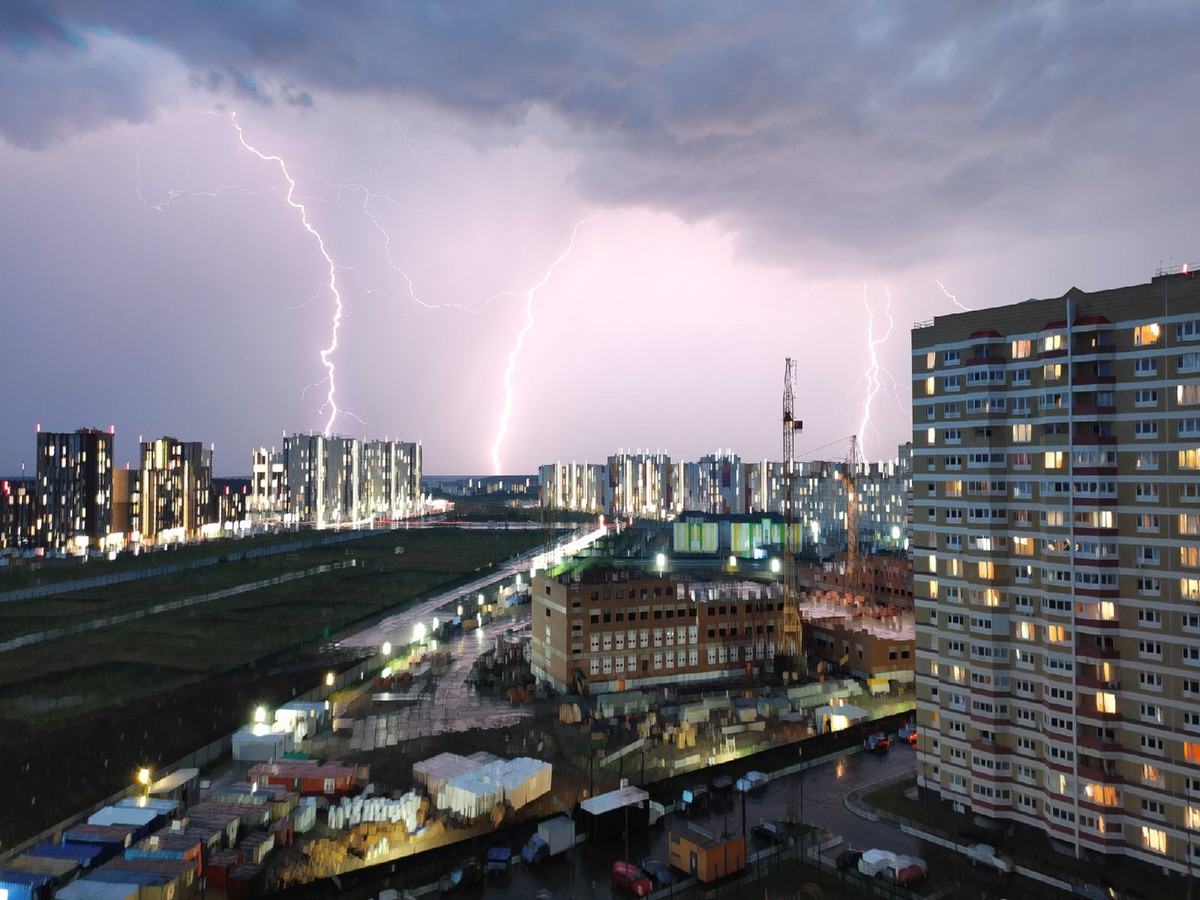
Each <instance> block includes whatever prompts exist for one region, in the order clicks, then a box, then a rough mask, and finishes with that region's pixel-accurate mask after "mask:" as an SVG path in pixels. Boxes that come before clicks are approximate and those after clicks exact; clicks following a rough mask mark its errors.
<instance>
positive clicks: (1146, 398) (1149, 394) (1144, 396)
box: [1133, 388, 1158, 406]
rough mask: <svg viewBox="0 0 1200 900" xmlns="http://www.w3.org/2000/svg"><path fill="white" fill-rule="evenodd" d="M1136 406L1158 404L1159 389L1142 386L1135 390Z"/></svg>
mask: <svg viewBox="0 0 1200 900" xmlns="http://www.w3.org/2000/svg"><path fill="white" fill-rule="evenodd" d="M1133 405H1134V406H1157V405H1158V391H1156V390H1154V389H1153V388H1140V389H1138V390H1136V391H1134V392H1133Z"/></svg>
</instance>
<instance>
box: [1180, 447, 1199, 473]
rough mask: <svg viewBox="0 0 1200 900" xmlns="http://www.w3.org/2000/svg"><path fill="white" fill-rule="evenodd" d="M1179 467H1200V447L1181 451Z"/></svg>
mask: <svg viewBox="0 0 1200 900" xmlns="http://www.w3.org/2000/svg"><path fill="white" fill-rule="evenodd" d="M1179 468H1181V469H1200V448H1197V449H1195V450H1180V451H1179Z"/></svg>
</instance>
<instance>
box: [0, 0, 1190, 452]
mask: <svg viewBox="0 0 1200 900" xmlns="http://www.w3.org/2000/svg"><path fill="white" fill-rule="evenodd" d="M1198 27H1200V6H1197V5H1196V4H1195V3H1177V4H1156V3H1136V4H1135V3H1099V4H1071V3H1023V4H1000V3H995V4H964V3H959V2H947V3H914V4H906V3H900V2H891V0H888V2H869V3H851V2H846V3H837V4H820V5H818V4H798V3H794V2H779V3H753V4H751V3H746V4H741V3H728V2H713V3H701V2H694V0H689V2H679V3H649V4H647V3H643V2H636V3H605V4H562V3H541V4H539V3H508V2H499V0H494V2H489V3H485V4H451V3H437V2H426V3H412V4H384V3H378V2H357V0H342V2H338V3H327V4H311V3H298V2H287V0H277V2H272V3H265V4H232V3H223V4H214V3H211V2H200V0H195V2H180V3H172V4H156V3H131V2H128V0H90V2H86V3H85V2H82V0H80V2H62V3H40V2H32V0H15V2H14V0H8V2H5V3H3V4H2V5H0V86H2V88H3V89H2V90H0V198H2V203H0V207H2V208H3V211H4V215H3V217H2V218H0V271H2V272H3V280H2V281H0V315H2V318H0V322H2V326H0V338H2V341H3V351H2V352H0V378H2V379H3V384H4V386H5V392H4V402H3V410H4V420H3V427H2V428H0V473H4V474H12V473H16V472H18V471H19V469H20V467H21V465H22V464H23V463H24V464H26V465H27V466H28V465H32V462H33V447H34V437H33V431H34V427H35V424H36V423H39V422H40V423H42V425H43V427H44V428H49V429H55V430H65V429H72V428H75V427H78V426H84V425H95V426H99V427H107V426H108V425H110V424H112V425H115V426H116V429H117V456H118V459H119V460H121V461H125V460H130V459H133V458H134V456H135V441H136V439H137V436H138V435H139V434H144V435H146V436H147V437H150V436H152V435H153V436H157V435H162V434H170V435H174V436H176V437H179V438H182V439H187V440H202V441H205V442H210V441H211V442H215V444H216V454H215V468H216V470H217V471H218V473H219V474H240V473H246V472H248V470H249V454H250V450H251V448H252V447H254V446H258V445H268V446H269V445H272V444H275V445H278V444H279V442H280V436H281V435H282V433H283V432H284V431H285V430H287V431H293V430H304V431H308V430H314V431H319V430H321V429H322V428H323V427H324V426H325V424H326V422H327V419H328V410H327V409H326V410H322V409H321V408H320V407H321V404H322V402H323V401H324V400H325V394H326V386H325V385H321V384H318V383H319V382H320V381H321V379H322V378H324V376H325V374H326V370H325V368H324V366H323V365H322V360H321V357H320V351H321V350H322V349H323V348H325V347H327V346H328V345H329V342H330V324H331V317H332V315H333V311H334V298H333V296H332V293H331V292H330V290H329V287H328V283H329V276H330V272H329V266H328V264H327V262H326V259H325V258H324V256H323V255H322V253H321V251H320V249H319V248H318V246H317V244H316V243H315V241H314V239H313V236H312V235H311V234H310V233H308V232H307V231H306V230H305V228H304V226H303V224H302V223H301V221H300V218H299V216H298V213H297V210H296V209H295V208H293V207H292V206H289V205H288V203H287V202H286V200H285V197H286V196H287V192H288V183H287V181H286V180H285V178H284V176H283V174H282V172H281V170H280V168H279V166H278V165H276V164H274V163H272V162H270V161H267V160H264V159H262V158H259V157H258V156H256V155H254V154H253V153H250V152H248V151H247V150H246V149H244V148H243V146H242V144H241V143H240V142H239V139H238V133H237V131H236V129H235V127H234V123H233V121H234V120H233V118H232V116H231V114H232V113H236V121H237V123H238V124H239V125H240V126H241V127H242V129H243V131H244V136H245V139H246V141H247V142H248V143H249V144H251V145H253V146H254V147H255V148H256V149H258V150H259V151H260V152H261V153H262V154H264V155H266V156H279V157H281V158H282V159H283V160H285V161H286V165H287V167H288V171H289V173H290V174H291V176H292V177H293V178H294V180H295V182H296V189H295V191H294V199H297V200H298V201H299V202H301V203H302V204H303V205H304V206H305V210H306V214H307V216H308V219H309V220H310V222H311V224H312V226H313V228H314V229H315V230H316V231H318V232H319V233H320V235H321V236H322V238H323V240H324V242H325V245H326V248H327V251H328V254H329V257H330V258H331V259H332V260H333V262H334V264H335V272H336V276H337V279H338V282H339V284H340V286H341V294H342V299H343V302H344V315H343V318H342V321H341V326H340V330H339V335H338V346H337V348H336V350H335V351H334V352H333V353H332V354H330V359H331V360H332V361H333V363H334V364H335V365H336V371H337V376H336V385H337V402H338V405H339V406H340V407H341V409H342V410H343V411H344V412H343V413H342V414H341V415H340V416H339V417H338V419H337V421H336V423H335V430H337V431H339V432H341V433H346V434H353V435H363V436H372V437H374V436H378V437H383V436H391V437H393V438H404V439H420V440H422V441H423V442H424V444H425V453H426V468H427V471H429V472H434V473H451V472H459V473H466V472H487V471H491V469H492V449H493V444H494V442H495V439H496V436H497V431H498V428H499V427H500V422H501V419H502V414H503V409H504V403H505V395H504V387H505V371H506V366H507V365H508V360H509V356H510V352H511V351H512V349H513V347H514V344H515V342H516V341H517V338H518V335H519V334H520V333H521V332H522V329H523V328H524V327H525V326H526V325H527V324H528V322H529V321H532V324H531V325H529V327H528V329H527V330H526V333H525V335H524V338H523V340H522V345H521V350H520V353H519V354H518V356H517V357H516V359H515V362H514V364H513V369H512V372H511V376H510V378H509V383H510V384H511V388H512V402H511V408H510V415H509V419H508V427H507V431H506V433H505V435H504V439H503V441H502V442H501V447H500V453H499V455H500V458H501V460H502V468H503V469H504V471H506V472H531V471H534V470H535V469H536V466H537V465H538V464H539V463H544V462H549V461H552V460H555V459H563V460H572V459H574V460H579V461H583V460H585V459H586V460H591V461H600V460H601V459H602V458H603V456H605V455H606V454H607V453H609V452H611V451H614V450H616V449H618V448H626V449H632V448H651V449H664V450H666V451H667V452H669V453H670V454H671V455H672V456H673V457H674V458H677V459H694V458H697V457H699V456H700V455H702V454H704V453H707V452H711V451H713V450H715V449H717V448H732V449H733V450H735V451H736V452H738V453H740V454H741V455H742V456H743V458H745V459H748V460H750V459H762V458H767V457H770V458H777V457H778V456H779V454H780V436H779V430H780V429H779V409H780V394H781V386H782V385H781V382H782V374H783V361H784V357H785V356H789V355H790V356H794V357H796V358H797V359H798V360H799V364H798V371H799V386H798V387H799V389H798V401H797V414H798V416H799V417H801V418H803V419H804V422H805V430H804V433H803V435H801V436H800V437H799V438H797V441H796V447H797V450H798V451H801V455H816V456H827V455H839V454H841V453H842V452H844V448H843V445H842V439H843V438H844V437H845V436H846V435H849V434H851V433H853V432H855V431H858V430H861V429H862V422H863V418H864V403H865V401H866V399H867V397H868V395H869V393H871V385H872V384H873V383H874V382H872V381H871V380H870V379H869V378H867V377H865V373H866V372H867V371H868V367H869V365H870V344H871V343H872V341H874V343H875V346H876V350H877V352H878V358H879V362H880V365H881V369H880V374H879V380H878V386H879V390H878V393H877V394H876V395H875V397H874V400H873V403H872V407H871V414H870V418H869V421H868V424H867V427H866V429H865V433H864V434H863V440H864V447H865V452H866V455H867V456H868V457H872V458H889V457H891V456H893V455H894V454H895V447H896V444H897V443H899V442H900V441H902V440H905V439H907V436H908V435H909V434H910V433H911V424H910V422H909V419H908V416H909V412H908V410H909V403H908V394H909V390H910V389H909V387H908V385H909V330H910V329H911V327H912V324H913V323H914V322H915V321H919V320H925V319H929V318H932V317H933V316H935V315H941V314H944V313H949V312H953V311H955V309H956V306H955V303H954V302H952V300H951V299H950V297H949V296H947V293H945V292H943V290H942V289H941V287H939V284H938V283H939V282H941V283H942V284H944V285H945V287H946V289H947V291H948V292H949V293H951V294H953V295H955V296H956V297H957V300H958V302H960V303H961V304H964V305H965V306H968V307H972V308H980V307H985V306H994V305H999V304H1004V303H1011V302H1015V301H1019V300H1024V299H1027V298H1029V297H1051V296H1060V295H1061V294H1062V293H1064V292H1065V291H1066V290H1067V289H1068V288H1070V287H1071V286H1072V285H1077V286H1079V287H1081V288H1083V289H1085V290H1095V289H1101V288H1105V287H1114V286H1118V285H1124V284H1133V283H1138V282H1143V281H1146V280H1148V279H1149V278H1150V277H1151V276H1152V275H1153V274H1154V271H1155V269H1157V268H1158V267H1159V266H1160V265H1171V264H1180V263H1184V262H1197V261H1200V240H1198V236H1197V225H1198V224H1200V217H1198V210H1200V187H1198V185H1200V178H1198V177H1197V176H1198V161H1200V116H1198V115H1197V113H1196V97H1197V96H1200V66H1198V65H1197V64H1196V48H1195V35H1196V34H1197V29H1198ZM597 214H599V215H597ZM593 217H594V218H593ZM584 220H590V221H587V222H586V223H585V224H583V225H582V226H581V227H579V229H578V231H577V232H575V229H576V225H577V224H578V223H580V222H582V221H584ZM573 232H574V233H575V241H574V245H573V247H572V248H571V252H570V254H568V255H566V256H565V258H563V259H562V260H561V262H560V264H559V265H558V266H556V267H555V268H554V271H553V272H551V273H550V277H549V278H548V279H547V278H546V277H545V276H546V275H547V272H548V270H549V269H550V267H551V265H552V264H553V263H554V262H555V261H556V260H558V259H559V258H560V256H562V255H563V253H564V250H566V249H567V247H568V245H569V244H570V242H571V237H572V234H573ZM407 279H411V284H412V290H411V293H410V289H409V283H408V280H407ZM543 280H545V283H544V284H542V285H541V287H539V288H538V290H537V291H536V293H535V295H534V297H533V300H532V319H531V320H529V319H527V308H526V307H527V302H526V299H527V298H526V292H527V291H529V290H530V289H531V288H532V287H534V286H535V285H538V284H539V283H541V282H542V281H543ZM414 295H415V297H416V298H417V299H414V298H413V297H414ZM889 295H890V297H891V307H890V308H891V316H892V322H893V327H892V328H891V331H890V333H889V332H888V328H887V326H888V316H887V315H886V311H885V307H886V304H887V303H888V297H889ZM869 310H870V311H869ZM872 315H873V322H872V321H871V317H872ZM869 325H871V326H873V331H872V332H870V333H869V332H868V326H869ZM889 373H891V374H890V375H889ZM893 375H894V377H895V382H893V380H892V377H891V376H893ZM310 385H316V386H315V387H309V388H308V389H307V390H306V387H307V386H310ZM897 388H898V389H897ZM364 423H365V424H364ZM829 444H832V446H831V447H828V448H825V449H820V450H819V451H817V452H815V454H813V453H809V454H805V453H804V451H811V450H814V449H815V448H823V447H824V445H829Z"/></svg>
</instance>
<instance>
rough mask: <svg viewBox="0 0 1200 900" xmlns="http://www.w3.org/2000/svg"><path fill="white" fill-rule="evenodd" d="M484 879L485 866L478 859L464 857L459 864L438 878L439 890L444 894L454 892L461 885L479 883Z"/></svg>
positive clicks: (466, 885)
mask: <svg viewBox="0 0 1200 900" xmlns="http://www.w3.org/2000/svg"><path fill="white" fill-rule="evenodd" d="M481 881H483V866H481V865H480V864H479V860H477V859H464V860H463V861H462V862H460V863H459V864H458V865H457V866H455V867H454V868H453V869H451V870H450V871H449V872H447V873H446V874H445V875H443V876H442V877H441V878H439V879H438V890H439V891H440V892H441V893H443V894H452V893H454V892H455V891H457V890H458V889H459V888H461V887H468V886H470V885H472V884H479V882H481Z"/></svg>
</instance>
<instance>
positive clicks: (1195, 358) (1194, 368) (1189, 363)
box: [1176, 353, 1200, 372]
mask: <svg viewBox="0 0 1200 900" xmlns="http://www.w3.org/2000/svg"><path fill="white" fill-rule="evenodd" d="M1176 371H1178V372H1200V353H1184V354H1183V355H1182V356H1180V357H1179V365H1178V367H1177V368H1176Z"/></svg>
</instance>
